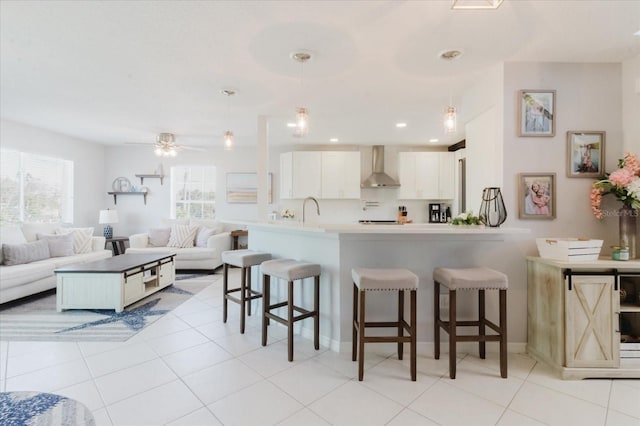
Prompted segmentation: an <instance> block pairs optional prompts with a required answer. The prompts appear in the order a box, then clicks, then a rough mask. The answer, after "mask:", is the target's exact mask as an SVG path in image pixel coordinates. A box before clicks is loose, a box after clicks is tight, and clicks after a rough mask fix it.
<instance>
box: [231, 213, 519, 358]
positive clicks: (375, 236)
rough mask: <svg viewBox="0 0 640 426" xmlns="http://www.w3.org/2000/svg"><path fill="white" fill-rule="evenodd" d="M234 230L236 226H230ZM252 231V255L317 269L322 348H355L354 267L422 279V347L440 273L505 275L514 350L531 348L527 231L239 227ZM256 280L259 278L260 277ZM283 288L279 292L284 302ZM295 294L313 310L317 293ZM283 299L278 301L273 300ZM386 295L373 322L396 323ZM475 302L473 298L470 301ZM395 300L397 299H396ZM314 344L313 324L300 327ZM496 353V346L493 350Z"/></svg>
mask: <svg viewBox="0 0 640 426" xmlns="http://www.w3.org/2000/svg"><path fill="white" fill-rule="evenodd" d="M228 223H230V222H228ZM233 223H235V224H241V225H244V226H246V227H247V229H248V230H249V237H248V238H249V248H250V249H253V250H261V251H266V252H269V253H271V254H272V255H273V256H274V258H293V259H299V260H304V261H308V262H314V263H319V264H320V265H321V266H322V275H321V282H320V315H321V316H320V334H321V344H322V345H324V346H328V347H330V348H331V349H332V350H334V351H340V350H341V348H342V350H346V349H347V348H350V342H351V315H352V312H351V309H352V280H351V269H352V268H353V267H370V268H407V269H409V270H411V271H413V272H414V273H415V274H417V275H418V276H419V278H420V286H419V289H418V301H417V304H418V342H419V344H420V345H422V344H429V343H433V294H432V293H433V287H432V285H433V281H432V272H433V269H434V268H436V267H472V266H487V267H491V268H495V269H497V270H500V271H502V272H504V273H506V274H507V275H508V276H509V280H510V290H509V310H508V316H509V323H510V327H511V328H510V330H509V336H510V340H509V341H510V342H519V343H521V344H522V350H524V342H525V341H526V306H527V304H526V261H525V258H526V253H525V252H524V251H523V250H524V248H523V244H524V243H526V242H529V243H530V242H531V238H530V237H529V235H528V234H529V230H528V229H521V228H488V227H484V226H452V225H448V224H405V225H370V224H319V225H318V224H314V225H305V226H303V225H302V224H301V223H300V222H286V221H276V222H233ZM256 278H257V277H256ZM284 291H286V290H285V286H273V287H272V295H273V298H274V300H275V298H282V297H285V298H286V296H285V295H284V293H282V292H284ZM296 291H297V294H296V304H297V303H302V304H303V306H304V305H305V304H309V303H312V299H311V297H312V291H313V286H307V285H305V286H304V289H303V290H302V291H298V290H296ZM275 292H281V293H280V294H277V295H276V294H273V293H275ZM491 293H492V292H489V293H488V294H487V313H488V315H489V317H491V316H492V314H493V313H497V312H498V311H497V294H496V295H495V300H494V297H493V296H494V295H493V294H491ZM385 296H386V295H384V294H372V295H367V303H368V304H367V315H369V313H370V315H371V321H376V320H379V319H382V318H387V319H388V318H389V317H391V318H393V316H394V315H396V314H395V312H396V311H395V309H397V308H396V304H395V302H393V303H391V302H390V301H389V298H388V297H385ZM465 296H467V295H466V294H463V295H461V297H459V298H458V306H459V313H460V314H461V315H462V314H463V313H465V312H468V313H469V315H477V302H476V300H475V299H474V298H471V297H470V298H466V297H465ZM468 296H472V295H468ZM394 300H395V299H394ZM296 325H297V326H298V327H303V329H302V333H303V335H306V336H311V332H312V328H311V327H312V324H311V323H309V324H305V322H304V321H302V322H300V323H297V324H296ZM489 346H491V345H489Z"/></svg>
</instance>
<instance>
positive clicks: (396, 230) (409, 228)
mask: <svg viewBox="0 0 640 426" xmlns="http://www.w3.org/2000/svg"><path fill="white" fill-rule="evenodd" d="M221 222H223V223H228V224H234V225H241V226H245V227H248V228H252V227H253V228H263V229H282V230H288V231H295V230H298V231H301V232H320V233H339V234H528V233H530V232H531V231H530V230H529V229H527V228H505V227H498V228H491V227H487V226H484V225H480V226H476V225H450V224H446V223H408V224H405V225H399V224H398V225H372V224H360V223H345V224H334V223H332V224H323V223H308V224H305V225H302V222H300V221H293V220H276V221H261V222H260V221H237V220H221Z"/></svg>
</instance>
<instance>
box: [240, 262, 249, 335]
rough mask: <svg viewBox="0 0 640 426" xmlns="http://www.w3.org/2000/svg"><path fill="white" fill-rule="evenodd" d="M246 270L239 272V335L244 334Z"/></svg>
mask: <svg viewBox="0 0 640 426" xmlns="http://www.w3.org/2000/svg"><path fill="white" fill-rule="evenodd" d="M245 271H246V268H242V269H241V270H240V333H241V334H244V315H245V313H244V311H245V306H246V303H245V294H246V284H247V283H246V281H245V280H246V277H247V274H246V273H245Z"/></svg>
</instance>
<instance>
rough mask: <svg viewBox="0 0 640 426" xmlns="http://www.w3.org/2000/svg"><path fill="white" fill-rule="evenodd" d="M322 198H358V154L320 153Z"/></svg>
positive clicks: (344, 152) (354, 152) (345, 152)
mask: <svg viewBox="0 0 640 426" xmlns="http://www.w3.org/2000/svg"><path fill="white" fill-rule="evenodd" d="M321 174H322V195H321V197H322V198H334V199H349V198H350V199H359V198H360V152H359V151H325V152H322V173H321Z"/></svg>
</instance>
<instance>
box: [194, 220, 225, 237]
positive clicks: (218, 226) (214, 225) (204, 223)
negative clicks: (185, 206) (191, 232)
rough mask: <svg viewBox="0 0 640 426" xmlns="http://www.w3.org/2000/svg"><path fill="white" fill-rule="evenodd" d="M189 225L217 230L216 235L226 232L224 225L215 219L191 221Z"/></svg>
mask: <svg viewBox="0 0 640 426" xmlns="http://www.w3.org/2000/svg"><path fill="white" fill-rule="evenodd" d="M189 224H190V225H198V226H200V227H206V228H209V229H213V230H215V233H216V234H219V233H221V232H224V225H223V224H222V223H220V222H216V221H215V220H213V219H191V220H190V222H189Z"/></svg>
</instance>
